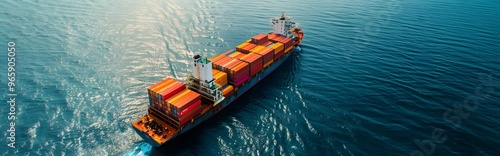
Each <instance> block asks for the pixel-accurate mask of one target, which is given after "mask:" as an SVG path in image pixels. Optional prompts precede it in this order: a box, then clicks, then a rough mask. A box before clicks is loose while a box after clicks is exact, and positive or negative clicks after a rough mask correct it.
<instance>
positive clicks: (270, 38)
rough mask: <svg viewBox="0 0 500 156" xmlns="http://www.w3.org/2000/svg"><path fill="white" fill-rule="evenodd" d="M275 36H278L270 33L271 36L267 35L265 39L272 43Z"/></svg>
mask: <svg viewBox="0 0 500 156" xmlns="http://www.w3.org/2000/svg"><path fill="white" fill-rule="evenodd" d="M277 36H278V34H274V33H271V34H269V35H267V38H268V39H269V40H271V41H274V38H276V37H277Z"/></svg>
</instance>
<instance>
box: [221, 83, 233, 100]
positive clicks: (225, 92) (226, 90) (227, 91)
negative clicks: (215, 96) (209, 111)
mask: <svg viewBox="0 0 500 156" xmlns="http://www.w3.org/2000/svg"><path fill="white" fill-rule="evenodd" d="M233 89H234V88H233V86H231V85H229V86H227V87H226V88H224V90H222V94H223V95H224V96H225V97H227V96H229V95H230V94H231V93H233Z"/></svg>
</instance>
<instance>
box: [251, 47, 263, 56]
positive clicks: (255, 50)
mask: <svg viewBox="0 0 500 156" xmlns="http://www.w3.org/2000/svg"><path fill="white" fill-rule="evenodd" d="M265 48H266V47H264V46H261V45H257V46H256V47H255V48H253V49H252V50H250V52H252V53H257V54H260V53H261V51H262V50H263V49H265Z"/></svg>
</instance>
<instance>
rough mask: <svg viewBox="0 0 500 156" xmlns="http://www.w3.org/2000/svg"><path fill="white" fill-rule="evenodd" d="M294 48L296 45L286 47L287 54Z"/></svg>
mask: <svg viewBox="0 0 500 156" xmlns="http://www.w3.org/2000/svg"><path fill="white" fill-rule="evenodd" d="M293 48H295V47H294V46H290V47H288V48H286V50H285V54H288V53H289V52H290V51H292V49H293Z"/></svg>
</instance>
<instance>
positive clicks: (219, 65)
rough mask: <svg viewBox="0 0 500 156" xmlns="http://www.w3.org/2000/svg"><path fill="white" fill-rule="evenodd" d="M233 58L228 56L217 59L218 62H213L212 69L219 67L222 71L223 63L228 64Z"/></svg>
mask: <svg viewBox="0 0 500 156" xmlns="http://www.w3.org/2000/svg"><path fill="white" fill-rule="evenodd" d="M232 59H233V58H231V57H229V56H226V57H224V58H222V59H220V60H217V61H216V62H212V69H217V70H221V71H222V65H224V64H226V63H227V62H228V61H230V60H232Z"/></svg>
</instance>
